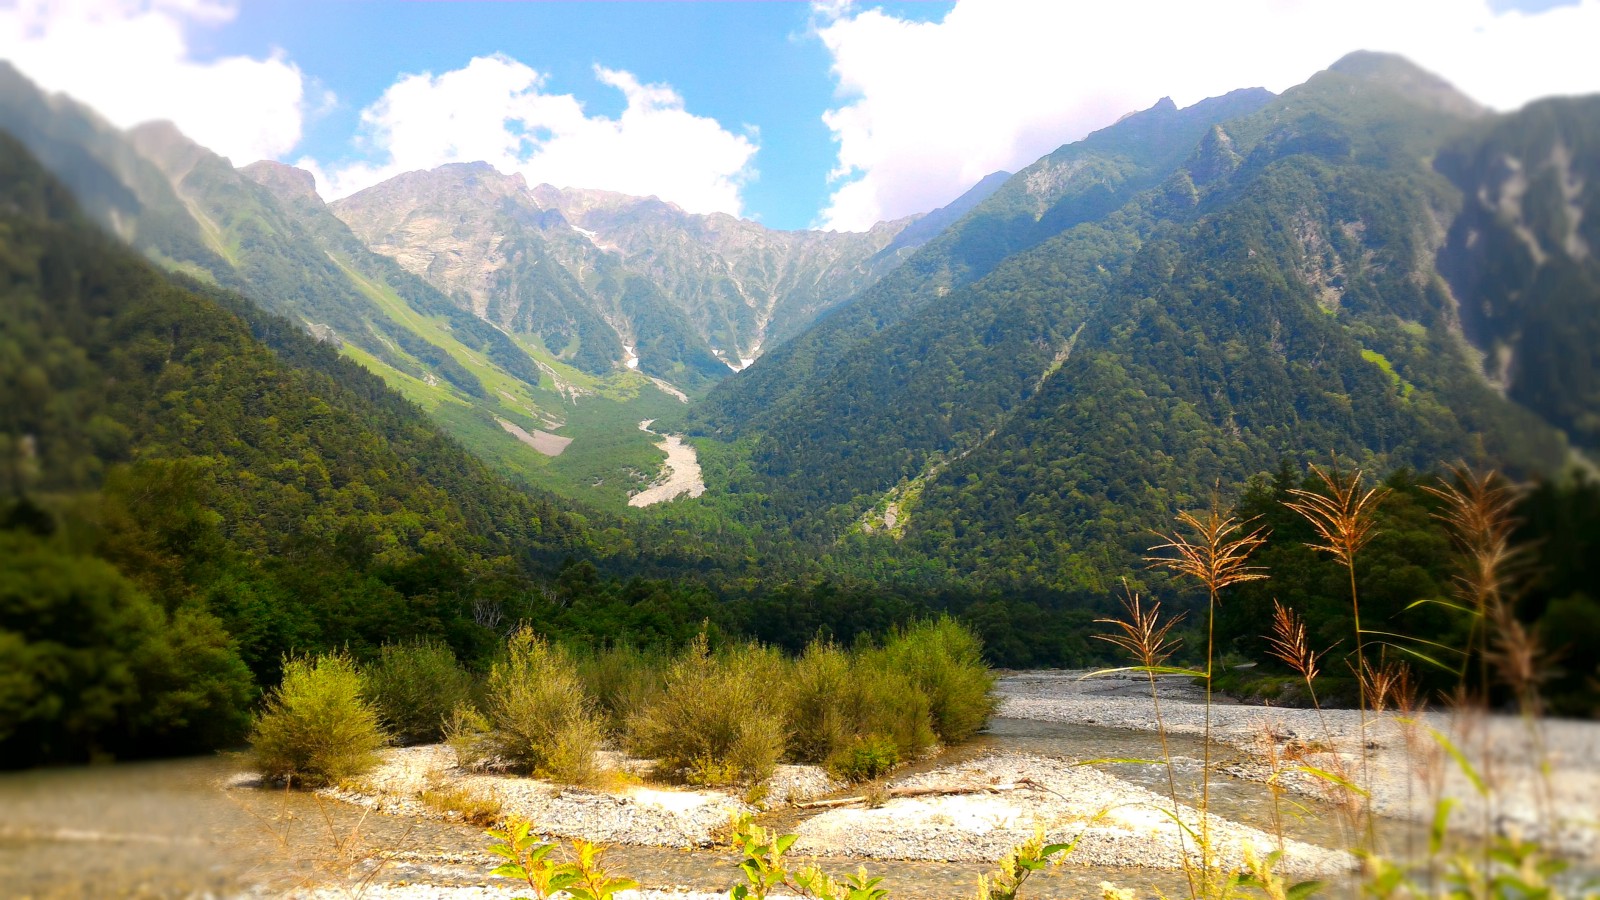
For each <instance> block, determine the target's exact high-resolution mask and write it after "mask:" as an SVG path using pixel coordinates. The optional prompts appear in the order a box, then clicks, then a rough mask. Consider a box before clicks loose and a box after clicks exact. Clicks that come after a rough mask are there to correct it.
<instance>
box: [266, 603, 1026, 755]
mask: <svg viewBox="0 0 1600 900" xmlns="http://www.w3.org/2000/svg"><path fill="white" fill-rule="evenodd" d="M396 673H405V675H406V677H408V678H409V679H410V681H409V682H408V683H407V684H406V687H405V689H404V690H396V689H395V688H394V684H393V682H394V679H395V677H396ZM993 683H994V679H993V676H992V675H991V674H990V672H989V669H988V667H987V666H986V665H985V664H984V663H983V660H982V657H981V652H980V645H979V642H978V640H977V638H976V637H975V636H974V635H973V634H972V632H971V631H970V630H969V629H967V628H966V627H964V626H962V625H961V624H959V623H958V622H956V621H954V620H953V619H949V618H940V619H933V620H927V621H922V622H918V623H914V624H912V625H910V626H908V627H906V628H903V629H897V630H896V631H894V632H893V633H891V634H890V635H889V637H888V638H887V639H886V640H885V642H884V643H883V644H882V645H881V646H877V645H872V644H860V645H857V646H856V647H854V648H851V649H850V650H845V649H842V648H840V647H838V646H836V645H834V644H831V643H827V642H824V641H816V642H813V643H812V644H811V645H810V646H808V647H807V648H806V650H805V652H804V653H802V654H800V655H799V656H797V657H790V656H786V655H785V654H783V653H781V652H779V651H777V650H774V649H771V648H768V647H763V646H761V645H759V644H754V643H748V642H739V641H732V642H720V643H719V645H718V646H716V647H713V646H712V643H711V640H710V638H709V636H708V635H706V634H705V633H701V634H699V635H697V636H696V637H695V638H694V639H693V640H691V641H690V642H689V644H688V645H687V646H686V647H685V648H684V649H682V650H681V651H679V652H678V653H675V654H668V653H646V652H642V651H640V650H638V649H636V648H633V647H629V646H626V645H623V646H617V647H613V648H605V649H599V650H588V651H583V650H575V649H572V648H569V647H567V646H566V645H563V644H560V643H554V642H552V641H550V640H549V639H547V638H545V637H542V636H540V635H539V634H537V633H535V632H534V631H533V630H532V629H531V628H529V627H527V626H522V627H519V628H517V629H516V630H515V631H513V633H512V634H511V636H510V638H509V639H508V640H507V642H506V644H505V648H504V651H503V653H502V654H501V655H500V656H499V658H498V659H496V660H495V662H494V663H493V664H492V665H491V667H490V669H489V672H488V673H487V674H486V675H485V676H484V677H482V678H481V679H479V680H477V682H476V683H472V680H471V676H469V675H468V673H467V672H466V671H465V670H464V669H462V668H461V667H460V666H459V665H458V664H457V663H456V662H455V660H454V658H453V657H451V656H450V655H449V651H448V650H446V649H444V648H441V647H439V646H438V645H430V644H426V643H422V644H408V645H395V646H390V647H385V648H384V651H383V653H382V655H381V657H380V659H379V661H378V663H377V664H376V665H374V666H372V667H369V668H368V669H366V670H365V671H361V670H358V668H357V667H356V666H355V665H354V664H353V663H352V662H351V660H350V658H349V657H348V656H346V655H344V654H343V653H331V654H322V655H319V656H317V657H315V658H291V659H289V660H287V661H286V662H285V664H284V677H283V681H282V683H281V684H280V685H279V686H278V687H277V688H276V689H275V690H274V691H273V692H271V693H270V694H269V696H268V698H267V701H266V704H265V706H264V708H263V710H262V712H261V714H260V715H259V716H257V718H256V722H255V727H254V731H253V733H252V746H253V753H254V758H255V760H256V763H257V767H258V768H259V769H260V770H261V772H262V773H263V775H265V776H267V777H268V778H269V779H272V780H274V781H290V782H293V783H299V784H302V785H307V786H316V785H322V784H329V783H337V782H340V781H344V780H349V779H352V778H355V777H357V776H359V775H361V774H362V773H363V772H365V771H367V770H370V769H371V768H372V767H373V766H374V765H375V764H376V762H377V758H376V755H375V751H376V750H377V749H378V748H380V747H382V746H383V745H385V744H387V743H390V742H406V743H412V742H421V741H435V740H439V739H441V738H442V739H444V740H446V741H447V742H448V743H449V744H450V746H451V747H452V748H453V749H454V750H455V751H456V755H457V759H458V761H459V762H460V764H461V765H462V766H463V767H467V768H472V767H485V766H487V767H491V768H495V769H499V770H504V771H511V772H516V773H519V774H524V775H536V776H538V777H542V778H548V779H551V780H555V781H558V782H562V783H568V784H576V785H595V784H598V783H601V782H602V781H604V780H605V779H606V778H607V777H610V776H614V775H615V774H616V773H614V772H607V771H606V770H604V769H603V768H602V766H601V763H600V760H599V757H598V753H599V751H600V750H601V748H602V746H603V745H604V744H606V743H607V742H608V741H614V742H615V743H616V744H617V745H619V746H621V747H622V748H624V749H626V750H628V751H629V752H631V753H634V754H636V755H638V756H640V757H644V758H647V759H651V760H655V761H656V768H657V772H658V774H660V775H661V776H664V777H666V778H668V779H669V780H676V781H679V782H684V783H688V784H693V785H730V784H743V785H746V786H759V784H760V783H761V782H762V781H764V780H765V779H766V778H767V777H769V776H770V775H771V774H772V772H773V770H774V768H775V767H776V766H777V764H778V763H779V762H780V761H782V760H785V759H787V760H792V761H795V762H802V763H811V764H818V765H823V766H826V767H827V768H828V769H829V770H830V771H831V772H832V773H834V774H835V775H836V776H837V777H840V778H842V779H845V780H849V781H861V780H867V779H871V778H876V777H878V776H880V775H883V774H885V773H887V772H888V771H889V770H891V769H893V768H894V767H896V766H898V765H900V764H901V763H903V762H907V761H910V760H912V759H915V758H917V757H919V756H921V755H923V754H924V753H926V752H927V751H928V750H930V749H931V748H933V747H934V746H936V745H937V744H939V743H944V744H955V743H959V742H961V741H963V740H965V739H967V738H968V737H971V736H972V735H973V734H974V733H976V732H977V731H978V730H979V729H980V728H982V727H983V725H984V723H985V722H986V721H987V720H988V718H989V715H990V713H991V712H992V710H993V700H992V699H991V698H990V696H989V693H990V688H991V687H992V686H993ZM413 697H423V698H430V699H429V701H428V702H427V703H425V704H418V703H413V702H412V699H411V698H413ZM440 698H454V699H455V703H454V704H453V705H451V706H448V707H447V706H445V705H444V704H443V703H442V702H440Z"/></svg>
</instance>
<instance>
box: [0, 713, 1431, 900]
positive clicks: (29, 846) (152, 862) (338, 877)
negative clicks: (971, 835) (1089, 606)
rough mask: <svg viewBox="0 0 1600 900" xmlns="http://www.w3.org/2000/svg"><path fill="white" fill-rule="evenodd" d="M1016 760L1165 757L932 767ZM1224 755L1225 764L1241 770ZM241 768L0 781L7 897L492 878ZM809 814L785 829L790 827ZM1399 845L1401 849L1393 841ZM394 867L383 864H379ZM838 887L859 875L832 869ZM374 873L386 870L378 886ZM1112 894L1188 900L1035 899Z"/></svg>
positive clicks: (1089, 878) (1241, 800)
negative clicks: (248, 780) (254, 784)
mask: <svg viewBox="0 0 1600 900" xmlns="http://www.w3.org/2000/svg"><path fill="white" fill-rule="evenodd" d="M1169 747H1170V750H1171V752H1172V754H1173V755H1174V757H1175V758H1176V759H1177V763H1178V765H1177V767H1176V768H1177V775H1178V791H1179V797H1180V799H1183V800H1185V801H1186V802H1187V800H1188V798H1189V796H1190V795H1191V794H1192V793H1193V792H1194V790H1195V786H1196V785H1197V784H1198V778H1199V772H1200V764H1199V759H1200V755H1201V745H1200V742H1199V740H1198V739H1195V738H1184V737H1174V738H1172V739H1171V742H1170V745H1169ZM993 751H1006V752H1018V753H1029V754H1036V755H1041V756H1049V757H1058V758H1069V759H1075V760H1088V759H1101V758H1148V759H1157V758H1160V755H1161V746H1160V741H1159V739H1158V738H1157V737H1156V735H1154V734H1152V733H1148V732H1141V731H1131V730H1124V729H1117V728H1106V727H1099V726H1089V725H1063V724H1058V723H1050V722H1036V721H1031V720H1020V719H996V720H994V721H993V722H992V723H991V727H990V729H989V731H988V732H987V733H986V734H983V735H980V736H979V737H978V738H977V739H975V740H974V741H972V742H970V743H968V744H966V745H963V746H961V747H959V748H956V749H955V750H952V751H950V752H949V753H946V754H944V755H943V756H942V757H940V758H939V759H938V760H937V761H936V762H935V763H924V764H922V765H924V766H928V765H931V764H939V765H943V764H947V763H949V762H952V761H960V760H962V759H966V758H971V757H974V756H977V755H980V754H982V753H986V752H993ZM1235 753H1236V752H1235V751H1232V750H1230V749H1228V748H1225V747H1214V748H1213V757H1214V759H1213V762H1214V763H1219V764H1226V762H1227V760H1229V759H1230V758H1232V757H1233V756H1234V755H1235ZM1107 767H1108V770H1109V771H1111V772H1112V773H1113V774H1115V775H1117V776H1118V777H1121V778H1125V779H1127V780H1129V781H1132V782H1135V783H1137V784H1140V785H1143V786H1145V787H1148V788H1150V789H1151V790H1154V791H1156V792H1158V793H1161V794H1165V793H1167V790H1168V785H1167V780H1166V770H1165V768H1164V767H1161V766H1151V765H1139V764H1108V766H1107ZM245 768H246V766H245V764H244V762H242V761H241V760H239V759H236V758H234V757H230V756H226V755H224V756H212V757H203V758H195V759H182V760H166V761H160V762H143V763H117V764H113V765H104V766H90V767H80V768H61V769H46V770H39V771H32V772H22V773H10V774H5V775H0V894H5V895H6V896H21V897H80V896H91V895H98V896H108V897H122V896H148V897H188V896H231V895H239V894H260V895H276V894H280V893H282V892H284V891H285V890H287V889H289V888H292V887H295V886H297V885H301V886H303V885H310V884H318V883H323V882H327V881H348V880H349V879H350V878H352V877H362V876H364V875H366V874H369V873H373V878H374V879H375V880H379V881H405V882H414V883H416V882H431V883H440V884H480V883H484V882H485V880H486V879H485V878H484V876H483V874H482V873H484V872H486V871H487V870H488V869H489V868H491V867H492V863H490V862H489V860H490V857H489V856H488V855H487V854H485V853H484V852H483V848H484V846H485V841H484V837H483V834H482V831H481V830H479V829H477V828H473V827H470V826H466V825H454V824H450V823H445V822H435V821H425V820H413V819H408V818H401V817H396V816H390V815H385V814H381V813H371V812H366V811H364V810H362V809H359V808H357V807H353V806H348V805H345V804H342V803H339V802H337V801H331V800H326V799H323V798H320V797H318V796H316V795H314V794H309V793H304V792H288V791H283V790H263V789H259V788H251V787H234V786H230V783H231V782H233V781H235V780H236V779H237V777H238V776H239V775H241V774H242V773H243V772H244V770H245ZM1211 802H1212V804H1213V809H1214V810H1215V811H1216V812H1217V813H1218V814H1220V815H1222V816H1223V817H1224V818H1228V819H1232V820H1234V821H1237V822H1242V823H1245V824H1250V825H1255V826H1257V827H1259V828H1262V829H1264V830H1267V831H1271V830H1272V821H1273V819H1272V816H1273V798H1272V795H1271V792H1270V791H1269V790H1268V789H1267V788H1266V787H1265V786H1263V785H1260V784H1257V783H1254V782H1250V781H1244V780H1241V779H1235V778H1230V777H1227V776H1221V777H1219V778H1218V779H1215V780H1214V781H1213V784H1212V797H1211ZM1288 805H1289V804H1288V800H1287V798H1286V799H1285V803H1284V804H1283V830H1284V832H1285V834H1286V835H1288V836H1290V837H1296V838H1299V839H1301V840H1305V841H1309V842H1312V843H1318V844H1324V845H1329V844H1333V845H1337V843H1338V840H1339V834H1338V828H1337V826H1335V825H1332V824H1330V823H1332V822H1334V821H1336V820H1335V819H1334V818H1333V816H1332V815H1331V813H1330V812H1329V811H1328V810H1327V809H1325V808H1324V809H1314V810H1312V811H1311V812H1310V814H1309V815H1305V816H1303V817H1297V816H1296V815H1294V814H1293V813H1292V812H1291V811H1290V810H1289V809H1288ZM798 816H799V814H797V813H794V812H792V811H791V812H786V813H781V814H776V815H773V816H772V817H771V818H770V824H772V825H773V826H775V827H790V826H792V825H793V824H795V822H797V821H798ZM1396 833H1400V832H1398V831H1396ZM385 852H388V854H389V858H388V859H386V860H384V861H383V862H382V863H381V864H378V863H377V862H376V861H377V860H379V859H380V854H382V853H385ZM606 859H607V860H608V863H609V865H610V866H611V867H612V868H613V869H614V870H616V871H617V872H619V873H624V874H627V875H628V876H630V877H633V878H636V879H638V880H639V881H640V882H642V883H643V884H644V885H645V886H646V887H672V886H678V887H687V888H691V889H696V890H705V891H716V892H725V891H726V890H727V889H728V887H729V886H730V885H731V884H732V883H733V881H734V880H735V877H736V875H737V872H736V869H735V865H736V862H737V860H735V859H734V858H733V857H732V855H731V854H729V853H727V852H723V851H715V850H695V851H684V850H666V849H658V848H644V847H628V846H617V847H613V848H612V849H611V850H609V851H608V853H607V857H606ZM819 862H820V864H821V865H822V866H823V867H824V868H826V869H828V870H830V871H835V872H838V873H841V874H843V873H846V872H853V871H854V870H855V869H856V867H857V866H858V865H859V864H860V863H859V862H858V861H856V860H822V861H819ZM867 867H868V869H869V870H870V871H873V872H876V873H882V874H884V875H886V881H885V886H886V887H889V888H890V889H891V890H892V895H893V896H896V897H906V898H922V897H928V898H933V897H965V896H970V894H971V892H972V888H973V886H974V874H975V873H976V872H977V871H979V869H980V867H979V866H977V865H975V864H968V863H960V864H946V863H927V862H872V863H868V866H867ZM374 869H375V870H376V871H375V872H374ZM1102 880H1110V881H1113V882H1115V883H1117V884H1119V885H1122V886H1124V887H1134V888H1139V889H1142V890H1141V892H1142V893H1143V892H1148V891H1149V890H1150V889H1152V888H1159V889H1161V890H1162V891H1163V892H1165V893H1166V894H1167V895H1168V896H1175V895H1177V894H1179V893H1183V889H1182V876H1181V874H1178V873H1171V872H1157V871H1152V870H1143V869H1133V870H1119V869H1105V868H1073V867H1071V866H1067V867H1063V868H1061V869H1059V870H1055V872H1053V873H1052V874H1050V875H1048V876H1047V877H1042V878H1040V879H1039V880H1038V881H1037V882H1036V883H1035V884H1034V885H1030V888H1029V890H1028V895H1029V896H1031V897H1039V898H1053V897H1084V896H1090V897H1098V896H1099V893H1100V892H1099V889H1098V885H1099V883H1100V882H1101V881H1102Z"/></svg>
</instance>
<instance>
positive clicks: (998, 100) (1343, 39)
mask: <svg viewBox="0 0 1600 900" xmlns="http://www.w3.org/2000/svg"><path fill="white" fill-rule="evenodd" d="M1502 5H1503V4H1499V3H1492V2H1490V0H1405V2H1400V3H1397V2H1394V0H1239V2H1231V3H1228V4H1212V3H1195V2H1193V0H1123V2H1117V3H1089V2H1068V0H958V2H957V4H956V6H955V7H954V8H953V9H951V10H950V12H949V13H948V14H946V15H945V17H944V18H943V19H942V20H939V21H933V22H917V21H909V20H906V19H901V18H899V17H896V16H894V15H891V14H888V13H885V12H883V11H881V10H879V9H875V8H861V7H858V6H855V5H852V4H850V3H849V2H848V0H844V2H841V0H829V2H827V3H818V4H814V7H813V8H814V10H815V14H816V16H817V18H818V20H819V22H818V25H817V35H818V37H819V38H820V39H821V41H822V43H823V45H824V46H825V47H826V48H827V50H828V52H829V53H830V54H831V55H832V58H833V74H834V77H835V79H836V81H837V84H838V93H839V99H840V105H839V106H838V107H837V108H835V109H831V110H829V111H828V112H827V113H826V114H825V115H824V117H823V120H824V122H826V124H827V126H828V128H829V129H831V130H832V132H833V136H834V139H835V141H836V142H837V143H838V165H837V167H836V168H835V170H834V172H833V176H832V177H833V178H834V180H835V182H836V187H835V189H834V191H833V194H832V196H831V197H830V199H829V202H828V205H827V208H826V209H824V210H823V212H822V215H821V220H822V223H823V225H824V226H825V227H830V228H839V229H850V230H860V229H863V228H867V227H869V226H871V225H872V224H873V223H874V222H877V221H880V220H883V219H891V218H896V217H899V216H903V215H907V214H909V213H914V212H921V211H925V210H928V209H931V208H934V207H936V206H939V205H941V204H943V203H947V202H949V201H950V200H951V199H953V198H954V197H955V196H957V195H958V194H960V193H961V192H962V191H963V190H965V189H966V188H967V187H970V186H971V185H972V184H973V183H974V182H976V181H977V180H978V179H980V178H982V177H983V176H984V175H987V174H988V173H990V172H993V171H996V170H998V169H1006V170H1009V171H1016V169H1017V168H1019V167H1021V166H1025V165H1027V164H1028V163H1030V162H1032V161H1033V160H1035V159H1037V158H1038V157H1040V156H1043V155H1044V154H1046V153H1048V152H1050V151H1051V150H1053V149H1055V148H1056V147H1058V146H1060V145H1061V144H1064V143H1067V142H1070V141H1074V140H1077V139H1079V138H1081V137H1083V136H1084V135H1085V134H1087V133H1089V132H1090V131H1093V130H1095V129H1096V128H1101V127H1104V126H1106V125H1109V124H1111V123H1112V122H1114V121H1116V119H1117V118H1118V117H1119V116H1121V115H1122V114H1124V113H1126V112H1129V111H1132V110H1135V109H1143V108H1146V107H1148V106H1150V105H1151V104H1152V103H1154V102H1155V101H1157V100H1159V99H1160V98H1161V97H1163V96H1171V97H1172V98H1173V99H1174V100H1175V101H1176V102H1177V103H1178V105H1180V106H1186V105H1188V104H1191V103H1194V102H1196V101H1199V100H1202V99H1204V98H1206V97H1209V96H1216V95H1218V94H1223V93H1226V92H1228V91H1230V90H1233V89H1235V88H1241V87H1255V86H1260V87H1266V88H1269V89H1271V90H1274V91H1282V90H1284V89H1286V88H1288V87H1291V86H1293V85H1295V84H1298V83H1300V82H1302V81H1304V80H1305V79H1306V78H1308V77H1310V76H1311V75H1312V74H1314V73H1315V72H1316V71H1317V70H1319V69H1322V68H1325V67H1326V66H1327V65H1328V64H1330V63H1332V62H1333V61H1334V60H1336V59H1338V58H1339V57H1341V56H1343V55H1344V54H1345V53H1348V52H1350V51H1352V50H1358V49H1367V50H1382V51H1390V52H1396V53H1401V54H1404V55H1406V56H1407V57H1409V58H1410V59H1412V60H1413V61H1414V62H1416V63H1418V64H1419V65H1421V66H1423V67H1424V68H1427V69H1430V70H1432V71H1434V72H1436V73H1438V74H1439V75H1441V76H1443V77H1445V78H1446V79H1448V80H1450V81H1451V82H1453V83H1455V84H1456V85H1457V86H1458V87H1459V88H1461V89H1462V90H1463V91H1464V92H1466V93H1467V94H1468V95H1470V96H1472V97H1473V98H1475V99H1477V100H1478V101H1479V102H1481V103H1485V104H1487V105H1489V106H1492V107H1495V108H1499V109H1510V108H1514V107H1516V106H1518V105H1520V104H1522V103H1524V102H1526V101H1528V100H1531V99H1534V98H1536V97H1539V96H1544V95H1548V94H1562V93H1580V92H1592V91H1597V90H1600V66H1596V65H1594V63H1593V48H1594V43H1595V40H1596V39H1597V38H1600V0H1581V2H1577V3H1574V4H1571V5H1565V6H1558V7H1554V8H1549V9H1545V10H1541V11H1537V12H1518V11H1515V10H1504V9H1501V8H1500V7H1501V6H1502Z"/></svg>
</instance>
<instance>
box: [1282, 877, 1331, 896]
mask: <svg viewBox="0 0 1600 900" xmlns="http://www.w3.org/2000/svg"><path fill="white" fill-rule="evenodd" d="M1324 886H1325V885H1324V883H1323V882H1321V881H1302V882H1300V883H1299V884H1296V885H1294V886H1293V887H1291V888H1289V890H1288V892H1287V893H1286V894H1285V895H1284V896H1285V897H1287V898H1288V900H1305V898H1307V897H1314V896H1316V894H1317V892H1318V891H1320V890H1322V889H1323V887H1324Z"/></svg>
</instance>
